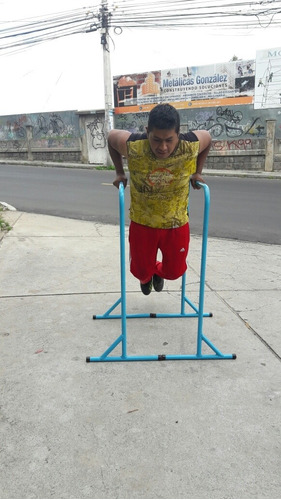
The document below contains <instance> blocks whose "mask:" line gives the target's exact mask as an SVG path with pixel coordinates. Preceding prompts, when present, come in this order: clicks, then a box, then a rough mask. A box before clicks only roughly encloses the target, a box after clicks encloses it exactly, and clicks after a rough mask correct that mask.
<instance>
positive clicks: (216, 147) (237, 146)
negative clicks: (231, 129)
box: [211, 139, 253, 151]
mask: <svg viewBox="0 0 281 500" xmlns="http://www.w3.org/2000/svg"><path fill="white" fill-rule="evenodd" d="M250 149H253V145H252V139H236V140H233V141H212V146H211V150H212V151H247V150H250Z"/></svg>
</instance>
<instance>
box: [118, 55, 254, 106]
mask: <svg viewBox="0 0 281 500" xmlns="http://www.w3.org/2000/svg"><path fill="white" fill-rule="evenodd" d="M254 89H255V61H253V60H250V61H231V62H229V63H221V64H212V65H208V66H191V67H188V66H186V67H184V68H176V69H164V70H158V71H151V72H148V73H141V74H132V75H123V76H115V77H114V105H115V113H126V112H127V113H132V112H139V111H149V110H150V109H151V108H152V107H153V106H154V105H155V104H158V103H160V102H169V103H171V104H173V105H174V106H175V107H177V108H184V107H188V106H193V107H205V106H220V105H222V104H224V100H225V99H227V100H229V99H231V103H232V104H249V103H252V102H253V96H254Z"/></svg>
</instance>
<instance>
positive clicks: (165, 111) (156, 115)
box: [147, 104, 180, 134]
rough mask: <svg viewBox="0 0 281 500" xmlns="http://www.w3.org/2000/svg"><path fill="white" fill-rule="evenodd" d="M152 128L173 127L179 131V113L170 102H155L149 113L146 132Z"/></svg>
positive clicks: (166, 128)
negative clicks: (155, 104)
mask: <svg viewBox="0 0 281 500" xmlns="http://www.w3.org/2000/svg"><path fill="white" fill-rule="evenodd" d="M153 128H158V129H160V130H172V129H175V131H176V133H177V134H178V133H179V131H180V115H179V113H178V111H177V110H176V108H174V107H173V106H171V105H170V104H157V106H155V107H154V108H153V109H152V110H151V111H150V113H149V116H148V125H147V132H148V133H149V132H151V130H152V129H153Z"/></svg>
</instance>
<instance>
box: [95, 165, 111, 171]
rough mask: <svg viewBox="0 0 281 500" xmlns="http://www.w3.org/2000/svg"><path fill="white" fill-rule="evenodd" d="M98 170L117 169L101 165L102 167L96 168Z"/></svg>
mask: <svg viewBox="0 0 281 500" xmlns="http://www.w3.org/2000/svg"><path fill="white" fill-rule="evenodd" d="M95 168H96V170H115V167H114V166H113V165H109V167H107V166H105V165H101V166H100V167H95Z"/></svg>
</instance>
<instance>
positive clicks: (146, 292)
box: [140, 278, 152, 295]
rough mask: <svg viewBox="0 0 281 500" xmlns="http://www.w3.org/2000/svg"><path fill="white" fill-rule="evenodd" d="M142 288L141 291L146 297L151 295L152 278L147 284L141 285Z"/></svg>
mask: <svg viewBox="0 0 281 500" xmlns="http://www.w3.org/2000/svg"><path fill="white" fill-rule="evenodd" d="M140 287H141V291H142V293H143V294H144V295H149V294H150V293H151V290H152V278H151V280H150V281H148V282H147V283H141V284H140Z"/></svg>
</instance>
